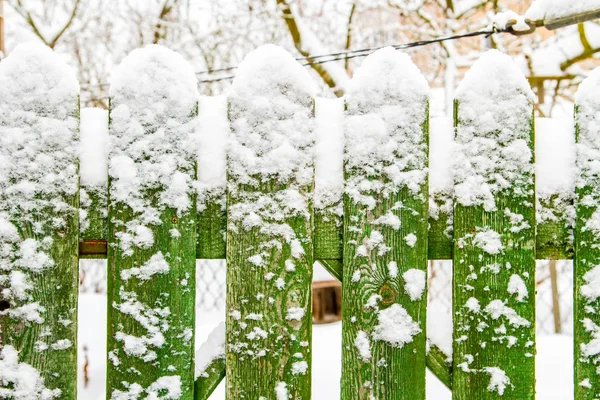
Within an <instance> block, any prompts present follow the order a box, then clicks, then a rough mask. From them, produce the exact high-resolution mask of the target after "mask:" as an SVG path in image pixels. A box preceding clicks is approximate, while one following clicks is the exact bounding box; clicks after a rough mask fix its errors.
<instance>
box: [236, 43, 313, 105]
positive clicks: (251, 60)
mask: <svg viewBox="0 0 600 400" xmlns="http://www.w3.org/2000/svg"><path fill="white" fill-rule="evenodd" d="M231 88H232V90H233V92H234V93H235V94H236V95H238V96H239V97H242V98H250V97H268V98H276V97H279V96H285V97H287V98H288V99H289V100H290V101H292V102H294V103H304V102H306V101H307V99H310V101H312V98H313V97H314V96H316V93H317V88H316V86H315V84H314V82H313V81H312V79H311V78H310V75H309V74H308V71H307V70H306V69H305V68H304V67H303V66H302V65H300V64H299V63H298V62H297V61H296V60H295V59H294V57H293V56H292V55H291V54H290V53H289V52H288V51H287V50H285V49H283V48H281V47H279V46H275V45H272V44H267V45H264V46H261V47H259V48H257V49H256V50H254V51H252V52H250V53H248V55H246V57H245V58H244V61H242V62H241V63H240V65H239V67H238V71H237V74H236V77H235V79H234V81H233V85H232V87H231Z"/></svg>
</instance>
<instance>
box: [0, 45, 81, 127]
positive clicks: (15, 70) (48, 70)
mask: <svg viewBox="0 0 600 400" xmlns="http://www.w3.org/2000/svg"><path fill="white" fill-rule="evenodd" d="M77 96H79V83H78V82H77V78H76V75H75V71H74V70H73V69H72V68H71V67H70V66H68V65H67V64H66V63H65V62H64V61H63V60H62V59H61V58H60V57H59V56H58V55H57V54H56V53H55V52H54V51H52V49H50V48H49V47H48V46H45V45H43V44H40V43H37V42H29V43H24V44H20V45H19V46H17V47H16V48H15V49H14V50H13V51H12V52H11V53H10V55H9V56H8V57H7V58H5V59H4V60H3V61H2V63H0V97H1V98H2V99H3V104H4V106H6V107H11V105H15V106H16V107H18V108H19V109H21V110H24V111H33V112H43V113H44V114H48V115H52V117H54V118H58V119H65V118H66V117H67V116H68V115H69V114H73V112H74V110H75V106H74V105H75V104H76V102H77Z"/></svg>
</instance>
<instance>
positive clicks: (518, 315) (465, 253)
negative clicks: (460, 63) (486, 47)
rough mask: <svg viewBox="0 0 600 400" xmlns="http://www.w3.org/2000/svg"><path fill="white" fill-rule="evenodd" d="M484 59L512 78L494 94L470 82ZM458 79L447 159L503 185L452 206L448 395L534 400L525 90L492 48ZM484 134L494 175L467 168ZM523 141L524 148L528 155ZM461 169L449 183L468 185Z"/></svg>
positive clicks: (529, 122) (529, 121) (529, 138)
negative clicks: (451, 153) (452, 151)
mask: <svg viewBox="0 0 600 400" xmlns="http://www.w3.org/2000/svg"><path fill="white" fill-rule="evenodd" d="M492 64H493V65H494V68H496V73H497V76H498V78H496V79H500V78H499V77H500V76H503V77H507V76H510V77H511V79H510V80H507V84H503V85H498V86H492V85H490V86H491V87H494V88H495V90H496V92H490V91H486V89H485V88H486V87H487V86H486V85H480V83H478V81H477V77H481V76H482V75H481V73H482V71H484V70H486V69H487V68H489V67H490V66H491V65H492ZM500 71H501V72H500ZM490 79H491V78H490ZM502 79H503V80H504V79H505V78H502ZM508 82H510V84H508ZM462 85H464V86H461V88H459V91H458V93H460V94H459V97H458V98H459V100H457V101H456V103H455V126H456V127H457V136H456V141H455V143H457V149H458V150H457V152H458V153H457V154H459V155H457V156H456V157H457V158H458V157H461V155H460V154H462V157H464V159H465V161H464V162H463V163H461V168H473V169H472V170H467V171H468V172H465V175H466V176H469V177H473V176H474V172H472V171H475V173H477V174H478V175H477V176H479V177H481V179H482V180H483V182H486V183H487V184H489V185H492V186H491V187H493V185H495V184H496V183H497V182H498V181H496V180H495V179H497V177H498V176H501V177H503V178H504V179H506V181H507V182H510V185H509V186H507V187H502V186H499V187H501V189H497V190H496V191H492V190H491V189H490V191H489V192H487V193H490V194H491V195H493V200H494V201H493V204H491V205H490V204H489V203H488V202H487V201H485V202H484V201H482V202H481V203H480V202H478V201H477V200H475V201H473V200H472V198H471V199H470V200H471V201H472V203H471V204H469V203H468V202H467V200H464V199H463V198H460V197H459V198H457V200H456V203H455V207H454V237H455V242H454V260H453V262H454V279H453V316H454V334H453V339H454V343H453V347H454V350H453V359H454V368H453V375H452V377H453V384H452V389H453V399H455V400H458V399H460V400H463V399H464V400H466V399H469V400H474V399H477V400H480V399H481V400H483V399H500V398H502V399H515V400H516V399H519V400H525V399H534V398H535V254H534V250H535V249H534V246H535V242H534V241H535V236H534V235H535V232H534V229H533V227H534V226H535V212H534V204H535V198H534V193H535V191H534V176H533V162H534V160H533V144H534V129H533V106H532V101H531V97H529V96H530V91H529V87H528V84H527V81H526V80H525V78H524V77H522V75H521V73H520V72H519V70H518V69H517V68H516V66H514V64H512V61H511V60H510V59H508V57H506V56H504V55H502V54H501V53H499V52H495V51H491V52H488V53H485V54H484V55H483V56H482V58H481V59H480V60H479V61H478V62H477V63H476V64H475V66H473V67H472V70H471V71H470V72H469V73H468V74H467V75H466V77H465V80H464V81H463V84H462ZM461 96H462V97H461ZM465 99H467V100H465ZM492 103H493V104H492ZM498 129H505V131H504V132H503V133H501V132H500V131H499V130H498ZM484 141H485V143H490V142H491V143H494V142H495V143H496V144H495V146H496V147H494V148H493V149H494V150H493V152H494V153H493V155H492V156H491V157H495V158H492V159H490V161H491V162H492V163H493V165H494V166H495V168H496V169H495V170H494V171H495V173H496V174H497V175H486V172H481V170H479V169H476V168H477V167H476V166H477V165H478V164H477V163H478V160H481V159H480V158H478V157H482V158H483V159H486V160H487V159H489V158H490V155H489V154H488V153H485V150H482V148H483V149H485V147H477V146H476V145H475V143H483V142H484ZM524 146H527V147H528V148H529V149H530V153H531V154H529V155H528V157H529V158H528V160H529V161H527V160H526V159H525V158H526V157H527V156H525V151H526V150H525V148H524ZM517 148H519V149H520V152H519V153H517V154H523V156H522V157H521V158H517V159H514V158H503V157H511V155H512V154H516V153H514V152H512V151H514V149H517ZM509 149H510V150H509ZM516 160H519V161H516ZM502 168H505V169H502ZM461 176H463V170H462V169H460V170H458V169H455V184H456V185H467V184H468V183H465V180H462V179H461V178H460V177H461ZM457 177H459V178H457ZM507 178H509V179H507ZM458 179H460V180H458ZM463 179H464V178H463ZM498 179H499V178H498ZM500 182H501V181H500ZM499 185H501V183H500V184H499ZM455 187H457V186H455ZM484 188H485V187H484V186H482V185H481V184H479V185H477V186H476V187H475V188H473V187H471V190H475V191H476V192H477V193H480V192H479V190H481V197H478V199H481V198H484V197H483V196H484V193H486V192H485V189H484ZM461 189H463V188H462V187H461ZM519 215H520V217H519ZM511 219H512V220H511ZM513 286H514V287H513ZM511 287H512V289H511Z"/></svg>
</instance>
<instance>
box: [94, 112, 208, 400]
mask: <svg viewBox="0 0 600 400" xmlns="http://www.w3.org/2000/svg"><path fill="white" fill-rule="evenodd" d="M114 103H115V102H112V101H111V112H112V110H113V109H114V107H118V106H119V104H118V103H116V104H114ZM196 114H197V109H195V110H190V112H189V115H190V119H191V118H192V117H193V116H194V115H196ZM110 124H112V120H111V122H110ZM112 133H113V132H112V128H111V132H110V134H111V135H112ZM154 133H155V130H154V129H152V130H147V131H146V132H145V134H146V135H152V134H154ZM182 136H183V135H182ZM178 145H179V146H185V145H186V143H183V142H182V143H179V144H178ZM187 161H188V164H189V165H193V166H194V168H193V169H192V168H189V169H187V168H185V167H182V168H180V172H182V173H184V174H187V175H189V176H190V178H191V179H195V176H196V171H195V162H194V161H192V160H187ZM136 162H140V160H136ZM111 187H112V180H111V179H109V193H110V190H111ZM163 189H164V190H166V188H163ZM188 195H189V194H188ZM189 196H190V204H191V206H190V208H189V209H188V210H187V211H185V212H180V211H178V210H176V209H173V208H169V207H165V206H164V205H161V203H160V201H161V191H160V190H156V189H154V190H145V192H144V198H145V199H146V200H147V201H148V202H149V204H151V205H152V206H153V207H156V209H158V210H160V215H159V218H160V223H158V224H152V225H150V226H148V228H150V230H151V232H152V235H153V244H152V245H151V246H150V247H146V248H143V247H133V254H131V255H128V254H126V252H125V251H124V250H123V247H122V245H121V238H120V236H119V235H120V234H124V233H131V232H130V231H128V230H127V224H128V223H131V222H133V221H135V223H139V213H135V212H134V211H133V210H132V209H131V208H130V207H129V206H128V205H127V204H125V203H122V202H117V201H114V200H113V199H112V198H110V197H109V200H108V256H107V259H108V262H107V264H108V271H107V275H108V276H107V278H108V279H107V297H108V307H107V310H108V317H107V321H108V333H107V352H108V360H107V388H106V393H107V398H110V397H109V396H112V395H114V393H115V392H116V391H121V392H127V390H128V388H130V387H131V386H130V385H133V384H138V385H140V387H141V388H142V392H141V393H146V391H149V390H152V385H153V384H156V383H157V382H160V379H163V378H170V377H174V378H177V379H178V381H179V383H180V384H179V387H180V388H181V393H180V395H179V397H177V398H178V399H180V400H186V399H187V400H192V399H193V398H194V381H195V380H194V336H195V334H194V332H195V300H196V299H195V294H196V237H197V228H196V217H197V213H196V196H195V195H189ZM173 230H176V231H177V232H178V235H173ZM157 255H161V256H162V257H164V261H166V263H167V264H168V272H166V273H156V274H154V275H152V276H151V277H150V278H149V279H139V278H137V277H135V276H134V277H133V278H128V279H125V278H124V276H123V272H124V271H126V270H131V269H132V268H141V267H142V266H143V265H144V264H146V263H148V262H149V261H150V260H151V259H152V258H153V257H154V256H157ZM148 326H151V328H148ZM157 332H160V333H157ZM123 336H125V339H123V338H122V337H123ZM128 337H129V339H130V340H131V343H132V344H134V345H135V343H136V342H137V341H139V340H144V341H145V343H144V345H143V347H144V351H143V352H137V351H136V350H135V349H134V350H131V349H128V347H129V345H130V343H128V342H127V340H128ZM155 338H161V339H157V340H154V339H155ZM138 348H139V347H138ZM136 352H137V354H136ZM152 353H154V354H155V356H152V355H151V354H152ZM156 393H160V394H162V395H164V394H165V393H167V391H166V389H164V388H163V389H161V390H158V391H156Z"/></svg>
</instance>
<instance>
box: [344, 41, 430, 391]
mask: <svg viewBox="0 0 600 400" xmlns="http://www.w3.org/2000/svg"><path fill="white" fill-rule="evenodd" d="M373 77H376V78H375V79H378V80H380V82H378V83H377V85H376V86H377V87H379V88H384V89H383V90H381V91H380V92H375V93H370V92H369V85H370V83H369V82H370V81H371V79H373ZM352 87H353V89H352V90H351V91H350V92H349V93H348V97H347V118H346V145H345V146H346V150H345V154H346V156H345V179H346V191H345V195H344V259H343V275H344V277H345V279H344V280H343V287H342V309H343V315H342V318H343V323H342V329H343V331H342V388H341V398H342V399H348V400H350V399H352V400H354V399H371V398H376V399H381V400H384V399H407V400H408V399H410V400H418V399H425V357H426V356H425V354H426V349H425V346H426V335H425V327H426V324H425V317H426V303H427V295H426V276H427V272H426V271H427V214H428V205H427V198H428V195H427V177H426V167H427V155H428V150H427V149H428V146H427V138H428V129H429V127H428V118H429V110H428V87H427V84H426V82H425V79H424V78H423V77H422V76H421V75H420V73H419V72H418V70H417V68H416V67H415V66H414V64H413V63H412V61H411V60H410V58H409V57H408V56H407V55H405V54H403V53H400V52H396V51H395V50H393V49H389V48H388V49H384V50H380V51H378V52H376V53H374V54H373V55H371V56H369V58H367V59H366V60H365V61H364V63H363V66H362V67H361V69H360V70H358V71H357V72H356V74H355V75H354V78H353V86H352ZM409 98H410V99H411V100H412V101H409V100H408V99H409ZM396 116H398V117H399V118H398V119H395V117H396ZM358 143H360V145H357V144H358ZM406 147H410V148H411V150H412V151H413V153H412V154H411V155H410V156H408V155H407V152H406ZM379 149H390V150H389V151H387V152H379ZM413 156H414V158H413ZM394 170H395V171H397V173H399V174H402V173H406V172H408V171H415V172H416V173H417V174H418V176H419V177H420V178H412V179H410V178H409V179H408V181H409V182H411V186H407V185H405V184H401V183H398V182H394V181H393V180H392V178H391V177H392V176H397V175H393V171H394ZM418 171H423V172H422V173H419V172H418ZM388 174H390V175H388ZM366 181H368V182H370V184H369V186H370V188H369V187H368V186H367V185H366V184H365V182H366ZM365 187H366V189H365ZM411 239H412V240H411ZM415 240H416V242H415ZM409 284H410V286H409ZM411 287H412V290H411Z"/></svg>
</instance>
